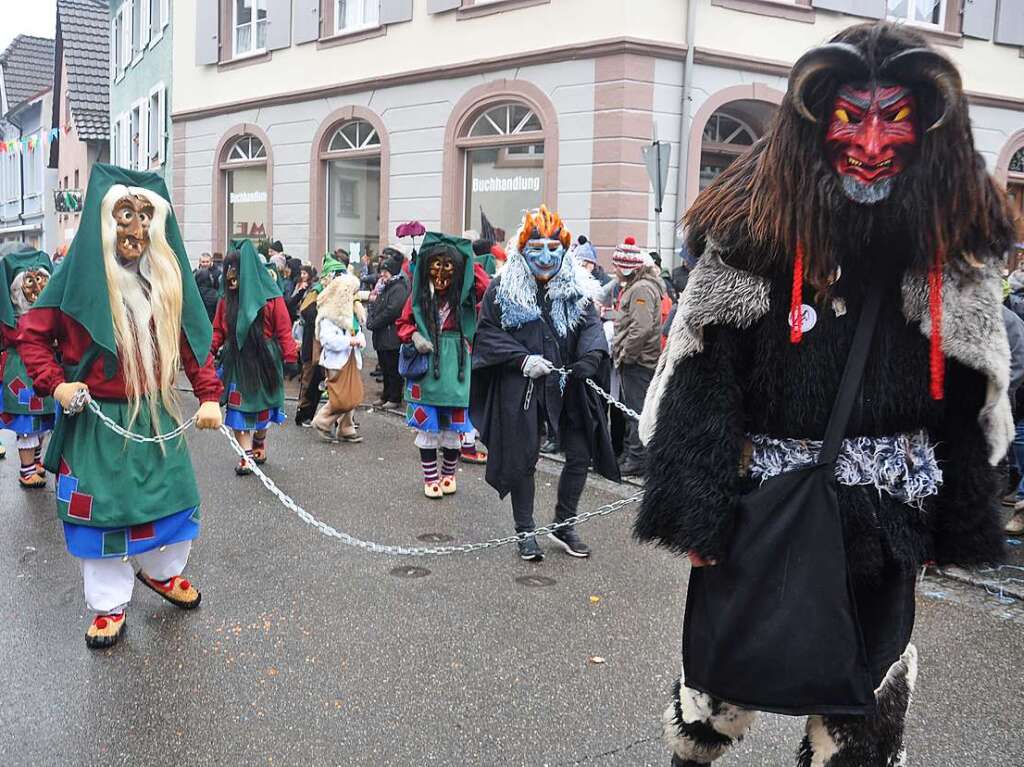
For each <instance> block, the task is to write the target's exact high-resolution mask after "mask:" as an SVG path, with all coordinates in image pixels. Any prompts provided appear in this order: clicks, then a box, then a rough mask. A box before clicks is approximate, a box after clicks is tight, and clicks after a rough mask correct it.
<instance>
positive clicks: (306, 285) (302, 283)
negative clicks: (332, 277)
mask: <svg viewBox="0 0 1024 767" xmlns="http://www.w3.org/2000/svg"><path fill="white" fill-rule="evenodd" d="M315 282H316V269H315V268H314V267H312V266H300V267H299V270H298V273H297V277H296V279H295V287H293V288H292V294H291V295H290V296H285V297H284V302H285V304H287V305H288V314H289V315H290V316H291V318H292V322H295V320H297V319H298V318H299V307H300V306H302V299H303V298H305V296H306V292H307V291H308V290H309V289H310V288H311V287H312V286H313V284H314V283H315Z"/></svg>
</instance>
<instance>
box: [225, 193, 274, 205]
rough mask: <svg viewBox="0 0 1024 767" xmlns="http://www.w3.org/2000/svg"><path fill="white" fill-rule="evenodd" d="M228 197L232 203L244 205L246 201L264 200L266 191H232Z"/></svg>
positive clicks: (265, 199)
mask: <svg viewBox="0 0 1024 767" xmlns="http://www.w3.org/2000/svg"><path fill="white" fill-rule="evenodd" d="M228 199H229V200H230V202H231V204H232V205H244V204H245V203H248V202H266V201H267V193H266V192H232V193H231V194H230V195H229V197H228Z"/></svg>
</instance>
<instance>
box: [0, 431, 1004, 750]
mask: <svg viewBox="0 0 1024 767" xmlns="http://www.w3.org/2000/svg"><path fill="white" fill-rule="evenodd" d="M359 420H360V422H361V425H362V428H361V433H362V434H363V436H364V438H365V441H364V443H363V444H361V445H333V446H332V445H328V444H325V443H322V442H321V441H320V440H319V439H318V438H317V435H316V434H315V432H313V431H312V430H310V429H300V428H297V427H295V426H294V425H293V424H290V423H289V424H286V425H285V426H283V427H281V428H280V429H278V430H277V431H275V432H273V433H272V435H271V441H270V460H269V463H268V464H267V466H266V470H267V473H268V474H269V475H270V476H272V477H273V478H274V480H275V481H276V482H278V483H279V484H280V486H281V487H282V488H283V489H284V490H285V491H286V492H288V493H290V494H292V495H294V496H295V497H296V499H297V500H299V501H300V503H302V504H303V505H305V506H306V507H307V508H308V509H309V510H310V511H311V512H313V513H314V514H315V515H316V516H317V517H319V518H321V519H322V520H324V521H325V522H328V523H329V524H331V525H333V526H335V527H337V528H339V529H343V530H345V531H348V532H351V533H352V534H353V535H356V536H359V537H362V538H370V539H374V540H378V541H381V542H385V543H397V544H409V545H425V543H424V541H427V542H429V541H431V540H443V539H445V538H447V537H450V538H452V539H454V540H455V541H460V542H461V541H470V540H472V541H478V540H485V539H488V538H492V537H496V536H502V535H507V534H509V533H510V532H511V512H510V508H509V506H508V502H507V500H506V501H504V502H502V501H500V500H499V499H498V498H497V495H496V494H495V493H494V492H493V491H492V490H491V489H490V488H489V487H487V486H486V485H485V484H484V482H483V467H479V466H466V465H463V466H462V468H461V469H460V473H459V475H458V481H459V492H458V494H457V495H456V496H454V497H452V498H447V499H445V500H443V501H429V500H427V499H425V498H423V496H422V493H421V487H420V480H419V465H418V455H417V452H416V450H415V449H414V447H413V445H412V437H411V435H410V433H409V431H408V429H406V428H405V426H404V425H403V423H402V421H401V419H400V418H398V417H396V416H394V415H388V414H383V413H379V412H364V413H362V414H361V415H360V416H359ZM2 439H3V441H4V444H5V445H7V447H8V451H9V457H8V459H7V460H6V461H4V462H3V463H0V498H2V503H0V577H2V578H3V582H4V583H7V584H8V588H7V589H5V590H4V592H3V594H2V596H0V607H2V609H3V614H4V615H5V617H6V621H5V624H4V625H5V626H6V628H7V631H8V634H7V637H8V639H7V641H5V642H4V643H3V644H2V645H0V668H2V669H3V694H2V695H0V763H2V764H17V765H54V764H60V765H96V764H110V765H122V764H123V765H185V764H187V765H271V764H272V765H299V764H302V765H389V766H390V765H394V766H396V767H397V766H405V765H409V766H410V767H412V766H419V765H538V766H540V765H552V766H553V765H571V764H594V765H623V766H624V765H659V766H661V767H667V764H668V761H669V760H668V757H667V756H666V754H665V751H664V749H663V747H662V745H661V743H660V742H659V739H658V733H659V717H660V713H661V710H662V709H663V707H664V704H665V702H666V700H667V695H668V690H669V688H670V686H671V684H672V682H673V680H674V678H675V676H676V674H677V673H678V667H679V643H680V626H681V621H682V606H683V597H684V590H685V586H686V578H687V573H688V568H687V566H686V565H685V564H684V562H683V561H682V560H680V559H678V558H675V557H673V556H671V555H669V554H667V553H665V552H662V551H658V550H655V549H652V548H649V547H641V546H638V545H637V544H635V543H634V542H632V541H631V540H630V537H629V524H630V521H631V519H632V515H633V513H634V512H633V509H627V510H624V511H621V512H618V513H616V514H614V515H612V516H609V517H605V518H601V519H597V520H594V521H592V522H591V523H589V524H588V525H586V526H585V527H582V528H581V532H582V534H583V536H584V538H585V539H586V540H587V541H588V542H589V543H590V544H591V545H592V546H593V548H594V551H595V554H594V556H593V557H592V558H591V559H590V560H586V561H581V560H575V559H571V558H570V557H567V556H565V555H563V554H561V553H559V552H557V551H555V550H554V547H553V546H552V545H550V544H548V545H546V549H547V550H548V558H547V560H545V562H544V563H542V564H540V565H533V564H528V563H524V562H521V561H520V560H519V559H518V558H516V557H515V556H514V546H512V547H505V548H502V549H498V550H494V551H487V552H482V553H476V554H469V555H458V556H450V557H444V558H431V559H415V560H412V559H396V558H389V557H384V556H381V555H373V554H369V553H365V552H362V551H359V550H356V549H352V548H349V547H345V546H343V545H341V544H340V543H339V542H338V541H336V540H333V539H329V538H326V537H324V536H323V535H322V534H321V533H320V532H318V531H317V530H316V529H314V528H312V527H310V526H309V525H307V524H305V523H304V522H302V521H301V520H300V519H299V518H298V517H296V516H295V515H294V514H293V513H292V512H290V511H288V510H286V509H285V508H283V507H282V506H281V505H280V504H279V503H278V502H277V501H276V500H275V499H274V498H273V497H272V496H271V495H270V494H269V493H268V492H266V490H265V489H264V488H263V487H262V486H261V485H260V484H259V482H258V480H257V479H256V478H255V477H249V478H237V477H235V475H234V473H233V471H232V469H233V466H234V458H233V456H232V454H231V453H230V452H229V448H228V446H227V444H226V442H225V440H224V438H223V437H222V436H221V435H219V434H216V433H213V434H211V433H195V432H190V434H189V437H188V440H189V442H190V444H191V446H192V450H193V461H194V463H195V466H196V473H197V476H198V479H199V484H200V489H201V491H202V494H203V534H202V536H201V538H200V540H199V541H198V543H197V544H196V546H195V548H194V550H193V556H192V560H191V562H190V564H189V568H188V570H187V571H186V574H187V575H188V576H189V577H191V578H193V579H194V580H195V581H196V582H197V584H198V585H199V586H200V587H201V588H202V590H203V604H202V606H201V607H200V609H199V610H197V611H195V612H192V613H185V612H179V611H177V610H176V609H175V608H174V607H172V606H170V605H169V604H166V603H163V602H161V601H160V600H159V598H158V597H157V596H156V595H155V594H153V593H151V592H149V591H147V590H145V589H138V590H136V593H135V597H134V599H133V602H132V606H131V608H130V609H129V613H128V618H127V620H128V628H127V635H126V637H125V639H124V641H122V643H121V644H120V645H119V646H117V647H116V648H113V649H112V650H110V651H106V652H99V653H97V652H91V651H89V650H87V649H86V647H85V644H84V642H83V639H82V635H83V632H84V630H85V627H86V623H87V620H88V615H87V611H86V609H85V606H84V604H83V601H82V593H81V581H80V574H79V568H78V565H77V563H76V562H75V561H74V560H73V559H72V558H71V557H70V556H69V555H67V553H66V552H65V550H64V545H63V541H62V538H61V533H60V528H59V526H58V523H57V520H56V516H55V513H54V498H53V491H52V481H51V484H50V486H49V487H48V488H47V489H46V490H44V491H39V492H34V493H27V492H24V491H22V490H21V489H20V488H18V487H17V480H16V475H17V463H16V453H14V451H13V441H12V435H11V434H10V433H8V432H4V433H3V434H2ZM558 469H559V464H558V463H557V462H551V461H544V462H542V464H541V468H540V472H539V474H538V503H537V507H538V521H542V520H546V519H547V518H548V517H549V516H550V514H551V509H552V508H553V504H554V492H555V484H556V483H557V472H558ZM633 491H634V488H619V487H616V486H614V485H611V484H609V483H606V482H604V481H599V480H593V481H591V482H590V483H589V484H588V488H587V491H586V493H585V495H584V498H583V502H582V504H581V506H582V508H584V509H588V508H594V507H597V506H599V505H601V504H604V503H608V502H610V501H613V500H615V499H617V498H621V497H624V496H625V495H630V494H632V492H633ZM421 539H422V540H421ZM410 567H421V568H425V569H426V570H428V571H429V572H427V573H410V572H409V568H410ZM408 575H420V576H422V577H403V576H408ZM538 576H539V577H538ZM1022 605H1024V603H1022V602H1020V601H1017V600H1013V599H1011V598H1010V597H1007V596H1006V595H1004V596H1003V597H1002V598H999V597H998V596H993V595H989V594H987V593H986V592H985V591H984V589H982V588H980V587H978V586H973V585H969V584H964V583H958V582H955V581H953V580H949V579H945V578H941V577H937V576H932V575H930V576H928V577H927V578H925V579H924V580H923V581H922V583H921V586H920V589H919V599H918V623H917V628H916V631H915V642H916V643H917V645H918V648H919V650H920V654H921V673H920V678H919V685H918V694H917V696H916V697H915V700H914V705H913V707H912V710H911V715H910V723H909V746H910V755H911V763H912V764H914V765H926V766H928V767H932V766H936V767H937V766H939V765H942V766H943V767H945V766H946V765H958V766H959V765H963V766H965V767H990V766H991V767H996V766H997V765H998V766H999V767H1020V765H1024V736H1022V729H1024V690H1022V686H1024V673H1022V671H1021V668H1022V658H1024V606H1022ZM802 727H803V724H802V722H801V721H800V720H797V719H786V718H782V717H776V716H767V717H763V718H761V719H759V720H758V723H757V724H756V726H755V728H754V731H753V732H752V733H751V735H750V737H749V738H748V739H747V740H746V741H744V743H743V744H741V746H740V747H739V748H738V749H737V750H736V752H735V753H734V754H733V755H732V756H731V757H730V758H728V759H727V760H723V762H722V764H724V765H737V766H739V765H751V766H753V765H764V766H765V767H767V766H769V765H771V766H773V767H776V766H778V765H787V764H792V763H793V761H794V760H793V752H794V750H795V748H796V746H797V744H798V742H799V739H800V736H801V733H802Z"/></svg>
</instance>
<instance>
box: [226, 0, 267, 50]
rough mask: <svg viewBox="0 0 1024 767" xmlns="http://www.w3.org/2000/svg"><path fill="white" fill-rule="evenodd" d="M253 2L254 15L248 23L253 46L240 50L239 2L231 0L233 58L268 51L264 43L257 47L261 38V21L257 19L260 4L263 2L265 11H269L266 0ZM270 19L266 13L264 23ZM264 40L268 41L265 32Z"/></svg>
mask: <svg viewBox="0 0 1024 767" xmlns="http://www.w3.org/2000/svg"><path fill="white" fill-rule="evenodd" d="M251 2H252V17H251V18H250V20H249V23H248V24H247V25H246V26H248V27H249V42H250V43H251V46H250V48H249V50H247V51H239V50H238V2H237V0H231V58H232V60H235V59H245V58H249V57H250V56H260V55H262V54H264V53H266V52H267V47H266V45H264V46H263V47H262V48H259V47H257V45H256V41H257V40H258V39H259V32H258V30H257V25H258V24H259V23H260V21H259V20H258V19H257V14H258V13H259V6H260V4H261V3H262V4H263V13H264V14H266V13H267V8H266V0H251ZM269 21H270V18H269V17H268V16H266V15H264V18H263V22H262V23H263V24H264V25H266V24H267V23H268V22H269ZM264 42H266V34H264Z"/></svg>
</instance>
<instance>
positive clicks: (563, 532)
mask: <svg viewBox="0 0 1024 767" xmlns="http://www.w3.org/2000/svg"><path fill="white" fill-rule="evenodd" d="M548 538H550V539H551V540H553V541H554V542H555V543H557V544H558V545H559V546H561V547H562V548H563V549H564V550H565V553H566V554H568V555H569V556H570V557H579V558H580V559H586V558H587V557H589V556H590V547H589V546H588V545H587V544H585V543H584V542H583V541H582V540H580V535H579V533H577V532H576V528H575V527H560V528H559V529H557V530H555V531H554V532H553V533H548Z"/></svg>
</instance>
